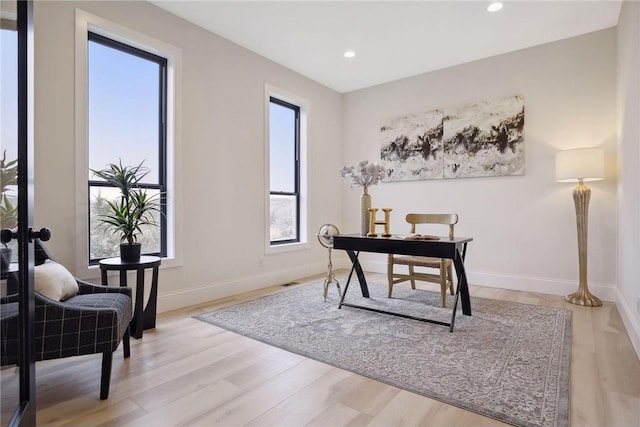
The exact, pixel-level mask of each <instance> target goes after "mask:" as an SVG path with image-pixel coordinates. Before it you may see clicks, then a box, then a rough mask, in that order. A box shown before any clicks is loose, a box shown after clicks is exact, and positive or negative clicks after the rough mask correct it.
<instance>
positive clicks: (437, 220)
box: [406, 213, 458, 239]
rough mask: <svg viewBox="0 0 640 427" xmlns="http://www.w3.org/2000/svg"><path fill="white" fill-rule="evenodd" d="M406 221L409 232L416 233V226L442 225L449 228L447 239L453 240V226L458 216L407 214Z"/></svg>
mask: <svg viewBox="0 0 640 427" xmlns="http://www.w3.org/2000/svg"><path fill="white" fill-rule="evenodd" d="M406 220H407V222H408V223H409V224H411V232H412V233H415V232H416V225H417V224H443V225H448V226H449V238H450V239H453V226H454V225H456V224H457V223H458V214H417V213H410V214H407V217H406Z"/></svg>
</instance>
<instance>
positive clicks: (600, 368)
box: [36, 272, 640, 427]
mask: <svg viewBox="0 0 640 427" xmlns="http://www.w3.org/2000/svg"><path fill="white" fill-rule="evenodd" d="M344 275H345V272H339V278H340V280H343V279H342V277H344ZM368 277H370V280H371V281H378V282H381V283H385V278H384V277H383V276H382V275H373V274H371V275H370V276H368ZM318 280H322V277H320V276H317V277H314V278H307V279H304V280H300V281H299V282H300V283H301V285H304V284H305V283H309V282H311V281H318ZM421 287H423V288H426V289H433V290H437V287H438V285H433V287H431V285H430V284H423V285H421ZM286 289H287V288H285V287H281V286H275V287H271V288H268V289H264V290H260V291H255V292H250V293H247V294H243V295H239V296H235V297H232V298H226V299H223V300H218V301H213V302H209V303H206V304H201V305H197V306H192V307H188V308H185V309H181V310H177V311H173V312H169V313H163V314H160V315H159V316H158V321H157V328H156V329H155V330H148V331H145V333H144V338H143V339H142V340H135V339H132V342H131V358H130V359H128V360H126V361H125V360H123V357H122V348H119V349H118V351H117V353H116V354H115V355H114V363H113V373H112V378H111V394H110V397H109V399H108V400H106V401H100V400H99V399H98V395H99V391H98V390H99V384H100V361H101V356H100V355H95V356H83V357H75V358H69V359H63V360H56V361H48V362H39V363H38V364H37V365H36V371H37V388H38V394H37V408H38V411H37V422H38V425H39V426H40V425H43V426H44V425H51V426H53V425H55V426H150V427H158V426H182V425H186V426H273V427H276V426H278V427H283V426H309V427H311V426H313V427H318V426H331V427H338V426H384V427H392V426H495V425H505V424H502V423H500V422H498V421H495V420H493V419H490V418H486V417H483V416H480V415H477V414H475V413H472V412H469V411H466V410H463V409H459V408H456V407H454V406H450V405H446V404H443V403H440V402H438V401H435V400H433V399H429V398H426V397H422V396H419V395H416V394H413V393H409V392H407V391H404V390H401V389H398V388H395V387H392V386H388V385H385V384H382V383H379V382H376V381H373V380H371V379H368V378H365V377H362V376H359V375H355V374H352V373H350V372H347V371H343V370H340V369H337V368H334V367H331V366H329V365H325V364H323V363H320V362H317V361H314V360H310V359H306V358H304V357H302V356H298V355H296V354H292V353H288V352H286V351H284V350H280V349H278V348H274V347H270V346H268V345H266V344H263V343H260V342H257V341H254V340H251V339H249V338H245V337H243V336H240V335H236V334H234V333H231V332H228V331H226V330H223V329H220V328H218V327H215V326H212V325H209V324H207V323H204V322H201V321H198V320H195V319H192V318H191V316H193V315H196V314H200V313H203V312H205V311H209V310H212V309H214V308H217V307H222V306H225V305H231V304H236V303H238V302H241V301H245V300H249V299H253V298H256V297H258V296H262V295H266V294H270V293H275V292H280V291H285V290H286ZM330 291H332V292H335V289H331V290H330ZM471 295H472V296H478V297H484V298H493V299H501V300H509V301H517V302H522V303H527V304H537V305H545V306H552V307H563V308H567V309H570V310H572V311H573V347H572V359H571V424H572V426H574V427H577V426H640V362H639V361H638V358H637V357H636V354H635V353H634V351H633V348H632V346H631V342H630V341H629V338H628V336H627V334H626V332H625V329H624V327H623V325H622V320H621V319H620V316H619V314H618V312H617V310H616V308H615V305H613V304H611V303H605V304H604V306H603V307H600V308H585V307H578V306H574V305H571V304H568V303H565V302H564V300H563V298H562V297H558V296H549V295H542V294H532V293H525V292H516V291H506V290H500V289H493V288H483V287H477V286H472V287H471ZM321 297H322V296H321V295H318V298H321ZM434 327H437V326H434ZM121 347H122V346H121Z"/></svg>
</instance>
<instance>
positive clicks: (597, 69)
mask: <svg viewBox="0 0 640 427" xmlns="http://www.w3.org/2000/svg"><path fill="white" fill-rule="evenodd" d="M615 52H616V31H615V29H609V30H604V31H599V32H595V33H591V34H587V35H584V36H580V37H575V38H571V39H567V40H564V41H559V42H555V43H550V44H546V45H542V46H538V47H533V48H529V49H524V50H520V51H517V52H513V53H509V54H504V55H500V56H496V57H492V58H489V59H485V60H480V61H475V62H472V63H468V64H464V65H460V66H456V67H451V68H447V69H443V70H439V71H435V72H431V73H427V74H423V75H419V76H415V77H411V78H407V79H403V80H399V81H394V82H391V83H387V84H383V85H380V86H376V87H372V88H368V89H363V90H359V91H355V92H351V93H348V94H346V95H345V97H344V126H345V128H344V147H343V158H344V161H345V163H346V164H355V163H357V162H358V161H359V160H363V159H368V160H370V161H379V159H380V151H379V150H380V138H379V127H380V124H381V123H382V122H383V121H384V120H385V119H388V118H392V117H396V116H399V115H402V114H406V113H415V112H421V111H429V110H432V109H435V108H439V107H455V106H460V105H464V104H466V103H470V102H474V101H482V100H489V99H495V98H501V97H506V96H511V95H524V100H525V129H524V132H525V144H526V155H525V156H526V160H525V161H526V165H525V169H526V170H525V174H524V175H523V176H512V177H493V178H467V179H458V180H430V181H412V182H394V183H383V184H381V185H379V186H377V187H373V188H371V191H370V193H371V194H372V200H373V202H372V205H373V207H391V208H393V209H394V210H393V212H392V214H391V218H392V225H391V232H392V233H405V232H408V228H407V226H406V223H405V222H404V217H405V215H406V214H407V213H409V212H434V213H435V212H457V213H458V214H459V215H460V222H459V224H458V226H457V229H456V234H457V235H460V236H472V237H473V238H474V241H473V243H471V245H470V246H469V252H468V255H467V267H468V272H469V280H470V282H471V283H472V284H478V285H488V286H499V287H504V288H512V289H524V290H529V291H534V292H544V293H551V294H559V295H564V294H568V293H571V292H573V291H574V290H575V289H576V288H577V279H578V255H577V254H578V253H577V237H576V219H575V211H574V206H573V199H572V194H571V192H572V188H573V186H574V185H575V184H573V185H572V184H560V183H557V182H556V181H555V176H554V174H555V169H554V168H555V153H556V152H557V151H558V150H562V149H568V148H576V147H585V146H601V147H603V148H604V149H605V151H606V159H607V167H606V179H605V180H604V181H600V182H594V183H589V187H590V188H591V189H592V196H591V204H590V212H589V257H588V259H589V272H588V276H589V286H590V289H591V290H592V291H593V293H594V294H595V295H597V296H599V297H601V298H603V299H605V300H608V301H613V300H614V298H615V286H616V259H617V258H616V171H615V163H616V160H615V159H616V126H615V123H616V89H615V88H616V58H615V55H616V53H615ZM343 197H344V218H345V224H344V225H345V227H344V228H345V229H347V230H354V231H355V230H357V229H358V221H359V207H358V203H359V193H358V191H357V190H349V189H345V190H344V195H343ZM364 265H365V267H366V268H368V269H371V270H376V271H380V272H382V271H384V268H385V259H384V256H378V255H370V256H368V257H367V258H366V259H365V262H364Z"/></svg>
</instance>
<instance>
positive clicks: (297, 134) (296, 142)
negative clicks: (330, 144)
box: [268, 95, 300, 246]
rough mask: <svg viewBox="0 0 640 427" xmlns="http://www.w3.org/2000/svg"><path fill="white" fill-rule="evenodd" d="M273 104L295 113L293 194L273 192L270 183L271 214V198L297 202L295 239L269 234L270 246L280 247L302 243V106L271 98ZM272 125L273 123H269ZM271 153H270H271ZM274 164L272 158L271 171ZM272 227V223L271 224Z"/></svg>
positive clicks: (270, 101)
mask: <svg viewBox="0 0 640 427" xmlns="http://www.w3.org/2000/svg"><path fill="white" fill-rule="evenodd" d="M271 104H276V105H279V106H281V107H284V108H288V109H290V110H292V111H293V112H294V122H295V123H294V132H295V135H294V148H293V150H294V174H293V175H294V177H293V181H294V183H293V186H294V190H293V192H290V191H273V190H271V182H269V212H271V196H293V197H295V200H296V232H295V237H294V238H293V239H284V240H271V237H270V234H269V245H270V246H279V245H287V244H291V243H299V242H300V106H298V105H295V104H293V103H290V102H287V101H283V100H282V99H280V98H278V97H276V96H273V95H271V96H269V108H271ZM269 119H271V115H269ZM269 125H271V122H269ZM268 138H269V146H271V136H270V135H269V136H268ZM269 152H270V151H269ZM272 166H273V164H272V163H271V157H269V170H271V167H272ZM269 225H271V222H269Z"/></svg>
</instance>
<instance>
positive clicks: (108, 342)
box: [34, 288, 132, 360]
mask: <svg viewBox="0 0 640 427" xmlns="http://www.w3.org/2000/svg"><path fill="white" fill-rule="evenodd" d="M123 290H124V288H123ZM124 293H126V290H125V292H124ZM124 293H123V292H109V294H111V295H108V294H107V292H102V293H100V292H96V293H94V294H91V293H85V294H78V295H77V296H75V297H71V298H69V299H68V300H65V301H62V302H59V301H54V300H52V299H49V298H47V297H45V296H44V295H42V294H39V293H37V292H36V294H35V329H34V334H35V340H36V355H35V356H36V360H47V359H55V358H60V357H68V356H77V355H81V354H93V353H101V352H105V351H114V350H115V349H116V348H117V347H118V344H119V342H120V339H121V338H122V336H123V335H124V333H125V331H126V329H127V327H128V325H129V321H130V320H131V314H132V308H131V298H130V297H128V296H125V295H122V294H124ZM118 294H120V295H118ZM121 295H122V296H121Z"/></svg>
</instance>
